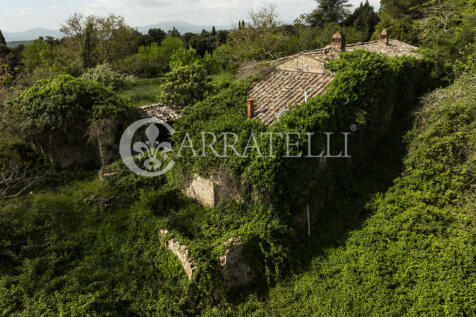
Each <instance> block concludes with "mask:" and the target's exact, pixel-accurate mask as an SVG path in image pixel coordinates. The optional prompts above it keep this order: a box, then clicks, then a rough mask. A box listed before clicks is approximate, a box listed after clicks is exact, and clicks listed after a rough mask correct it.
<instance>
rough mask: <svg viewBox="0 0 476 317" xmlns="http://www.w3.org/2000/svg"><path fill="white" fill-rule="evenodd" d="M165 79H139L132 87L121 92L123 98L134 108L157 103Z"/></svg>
mask: <svg viewBox="0 0 476 317" xmlns="http://www.w3.org/2000/svg"><path fill="white" fill-rule="evenodd" d="M162 82H163V78H162V77H159V78H139V79H137V80H135V81H134V83H133V84H132V86H131V87H129V88H128V89H125V90H122V91H120V92H119V95H120V96H121V97H125V98H127V99H128V100H129V101H130V103H131V104H132V105H134V106H137V107H140V106H144V105H149V104H152V103H155V102H157V100H156V98H157V95H158V94H159V87H160V85H161V84H162Z"/></svg>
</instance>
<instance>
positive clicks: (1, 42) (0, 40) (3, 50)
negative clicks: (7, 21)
mask: <svg viewBox="0 0 476 317" xmlns="http://www.w3.org/2000/svg"><path fill="white" fill-rule="evenodd" d="M9 53H10V49H9V48H8V46H7V42H6V41H5V38H4V37H3V34H2V30H0V57H2V58H3V57H6V56H7V55H8V54H9Z"/></svg>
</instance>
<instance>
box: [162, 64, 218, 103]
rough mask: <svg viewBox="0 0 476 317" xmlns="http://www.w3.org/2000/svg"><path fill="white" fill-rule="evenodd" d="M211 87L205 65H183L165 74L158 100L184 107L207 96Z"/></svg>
mask: <svg viewBox="0 0 476 317" xmlns="http://www.w3.org/2000/svg"><path fill="white" fill-rule="evenodd" d="M211 89H212V86H211V85H210V82H209V79H208V77H207V72H206V70H205V68H204V67H203V66H201V65H187V66H182V67H178V68H176V69H174V70H172V71H171V72H169V73H167V74H166V75H165V77H164V83H163V84H162V86H161V92H160V94H159V96H158V101H159V102H162V103H164V104H172V105H174V106H177V107H180V108H183V107H185V106H191V105H193V104H195V103H196V102H198V101H200V100H202V99H203V98H205V96H206V95H207V93H208V92H210V90H211Z"/></svg>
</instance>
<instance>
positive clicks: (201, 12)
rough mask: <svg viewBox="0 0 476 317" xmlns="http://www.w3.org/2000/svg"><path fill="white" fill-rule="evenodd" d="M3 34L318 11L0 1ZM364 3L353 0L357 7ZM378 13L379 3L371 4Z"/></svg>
mask: <svg viewBox="0 0 476 317" xmlns="http://www.w3.org/2000/svg"><path fill="white" fill-rule="evenodd" d="M0 2H1V3H2V7H3V10H2V11H1V12H0V30H2V31H3V32H7V33H18V32H25V31H28V30H31V29H35V28H44V29H49V30H57V29H59V28H60V26H61V24H62V23H63V22H64V21H65V20H66V19H67V18H68V17H69V16H71V15H72V14H73V13H82V14H85V15H91V14H93V15H107V14H110V13H113V14H116V15H120V16H123V17H124V18H125V19H126V22H127V23H128V24H129V25H131V26H134V27H139V26H146V25H153V24H158V23H164V22H169V21H181V22H185V23H189V24H193V25H198V26H207V25H217V26H226V25H231V24H234V23H236V22H237V21H238V20H242V19H246V18H247V16H248V12H249V11H250V10H252V9H257V8H260V7H263V6H266V5H268V4H274V5H275V6H276V8H277V12H278V15H279V20H280V21H283V22H291V21H294V20H295V19H296V18H297V17H299V16H300V15H301V14H303V13H307V12H310V11H311V10H313V9H314V8H315V7H316V2H315V1H313V0H275V1H262V0H256V1H253V0H227V1H224V0H176V1H174V2H173V3H170V2H169V1H165V0H76V1H73V0H64V1H59V0H45V1H42V3H38V2H37V1H34V0H17V1H15V2H12V1H5V0H0ZM360 2H363V1H360V0H350V1H349V3H351V4H352V5H353V6H354V7H355V6H357V5H359V3H360ZM369 2H370V4H371V5H373V6H374V8H375V9H376V10H377V9H378V8H379V0H371V1H369Z"/></svg>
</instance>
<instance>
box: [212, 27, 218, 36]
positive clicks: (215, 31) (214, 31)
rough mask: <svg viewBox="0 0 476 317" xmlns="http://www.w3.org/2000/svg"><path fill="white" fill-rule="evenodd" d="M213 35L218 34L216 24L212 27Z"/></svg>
mask: <svg viewBox="0 0 476 317" xmlns="http://www.w3.org/2000/svg"><path fill="white" fill-rule="evenodd" d="M212 35H213V36H215V35H217V30H216V29H215V26H213V28H212Z"/></svg>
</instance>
